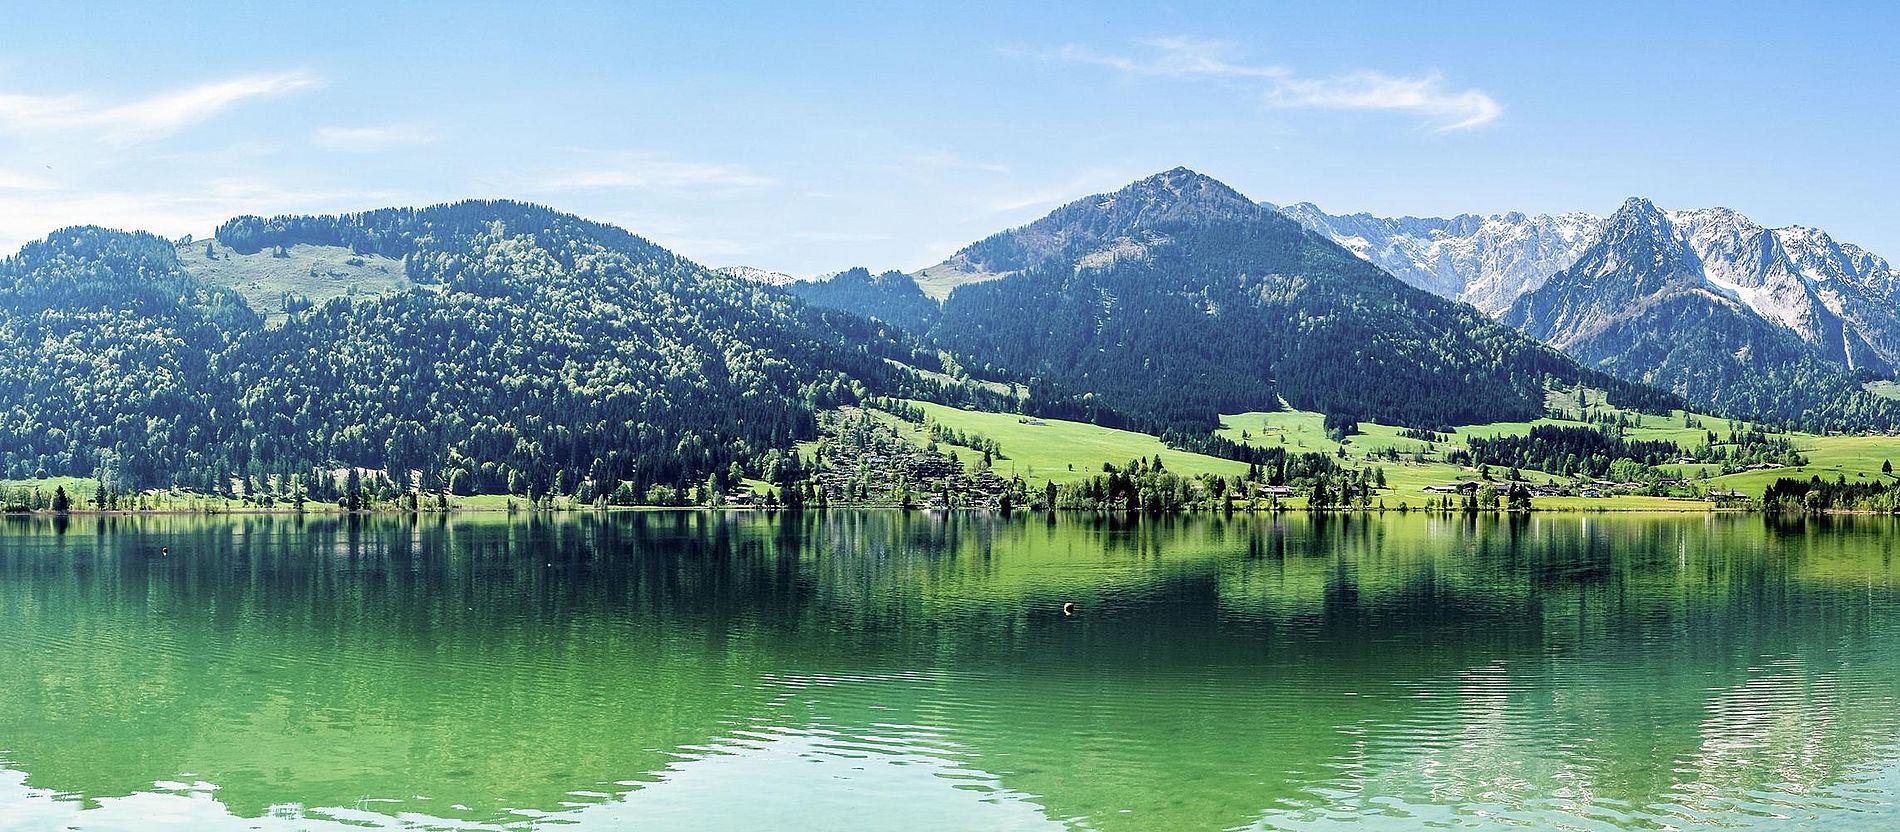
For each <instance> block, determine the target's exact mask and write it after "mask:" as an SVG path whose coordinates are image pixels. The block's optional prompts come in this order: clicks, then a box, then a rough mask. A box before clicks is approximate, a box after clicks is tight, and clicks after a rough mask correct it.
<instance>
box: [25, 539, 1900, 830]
mask: <svg viewBox="0 0 1900 832" xmlns="http://www.w3.org/2000/svg"><path fill="white" fill-rule="evenodd" d="M1897 537H1900V528H1896V526H1895V525H1894V524H1893V523H1892V522H1890V521H1885V520H1871V519H1851V520H1820V521H1803V522H1791V523H1783V524H1777V523H1772V522H1768V521H1764V520H1763V519H1761V518H1755V517H1601V516H1559V515H1549V516H1545V515H1539V516H1536V517H1534V518H1531V519H1528V520H1524V519H1517V520H1496V519H1492V518H1483V519H1477V520H1467V519H1462V518H1459V519H1448V518H1425V517H1419V516H1417V515H1412V516H1409V517H1398V516H1389V517H1346V518H1341V517H1333V518H1319V519H1312V518H1306V517H1288V518H1278V519H1274V518H1236V519H1232V520H1218V519H1197V520H1147V521H1142V522H1115V521H1107V520H1094V519H1079V518H1062V519H1057V520H1053V521H1052V520H1049V519H1047V518H1044V517H1041V516H1036V517H1022V516H1018V517H1016V518H1014V519H1012V520H1008V521H1004V520H998V519H994V518H987V517H952V518H939V517H931V516H927V515H923V514H916V515H910V516H906V515H900V514H895V513H874V512H873V513H848V512H832V513H828V514H822V515H819V514H813V515H808V516H805V517H802V518H778V517H761V516H756V515H743V514H733V515H719V514H713V513H696V512H678V513H638V514H616V515H609V516H596V515H584V516H577V517H573V518H560V519H549V518H545V517H525V518H520V519H509V518H506V517H499V516H497V517H469V518H458V519H455V520H444V519H442V518H423V519H421V520H412V519H409V518H369V519H358V520H354V521H351V520H339V519H333V518H326V519H308V520H298V519H293V518H272V517H257V518H236V519H211V520H207V519H200V518H183V517H171V518H150V519H143V520H126V519H101V518H76V519H74V520H72V521H71V522H69V523H60V524H57V525H56V524H55V523H54V522H53V521H50V520H46V519H17V518H16V519H10V520H5V521H0V632H5V633H6V634H7V637H6V639H5V640H4V641H0V830H8V829H63V828H79V829H149V828H154V827H172V828H180V829H218V828H246V829H249V828H265V829H272V828H283V829H306V828H310V829H323V828H336V829H346V828H362V827H365V826H368V827H396V828H414V827H425V828H428V827H439V828H456V829H460V828H497V827H507V828H520V827H541V826H549V827H558V828H578V829H596V828H599V829H608V828H613V829H619V828H632V827H644V828H655V829H681V828H694V829H753V828H854V829H970V828H983V829H1044V828H1078V829H1129V830H1135V829H1163V828H1166V829H1174V828H1205V829H1223V828H1263V829H1272V828H1294V829H1331V828H1348V827H1350V828H1372V829H1414V828H1419V827H1421V826H1426V825H1442V826H1448V827H1454V828H1517V827H1525V826H1528V827H1532V828H1545V827H1551V826H1563V827H1566V828H1577V829H1623V828H1669V827H1675V828H1683V827H1696V826H1702V825H1709V826H1728V827H1762V828H1777V827H1780V828H1813V827H1817V826H1824V827H1826V828H1867V829H1886V828H1900V814H1897V812H1900V810H1896V808H1895V804H1896V802H1900V642H1896V640H1895V639H1896V636H1897V635H1900V604H1896V587H1895V577H1896V571H1897V569H1896V567H1895V566H1894V564H1893V559H1892V549H1893V543H1892V541H1893V540H1895V539H1896V538H1897ZM166 548H169V552H170V553H169V554H163V553H162V552H163V550H164V549H166ZM1064 602H1074V603H1075V604H1076V605H1077V608H1078V612H1077V614H1076V615H1074V616H1064V615H1063V614H1062V612H1061V606H1062V604H1063V603H1064Z"/></svg>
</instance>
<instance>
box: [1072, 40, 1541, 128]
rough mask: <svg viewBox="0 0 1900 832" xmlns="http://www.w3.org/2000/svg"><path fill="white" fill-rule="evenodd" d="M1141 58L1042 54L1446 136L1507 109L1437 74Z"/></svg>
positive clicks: (1163, 47) (1166, 55)
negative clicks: (1305, 73) (1400, 117)
mask: <svg viewBox="0 0 1900 832" xmlns="http://www.w3.org/2000/svg"><path fill="white" fill-rule="evenodd" d="M1141 43H1142V45H1143V46H1145V47H1147V52H1146V54H1143V55H1140V56H1128V55H1116V54H1108V53H1102V52H1097V51H1094V50H1091V49H1088V48H1086V47H1082V46H1077V45H1074V44H1069V45H1065V46H1062V47H1059V48H1056V49H1053V50H1049V51H1046V52H1043V53H1041V57H1043V58H1045V59H1048V60H1054V61H1061V62H1066V63H1080V64H1090V65H1093V66H1104V67H1108V68H1110V69H1114V70H1116V71H1118V72H1123V73H1127V74H1130V75H1145V76H1155V77H1170V78H1237V79H1251V80H1255V81H1259V82H1261V83H1262V84H1264V86H1265V91H1264V100H1265V101H1266V103H1267V104H1268V105H1269V106H1273V107H1286V108H1314V109H1328V110H1377V111H1384V112H1398V113H1410V114H1413V115H1418V116H1422V117H1424V118H1425V119H1426V121H1427V123H1429V124H1431V125H1432V127H1433V128H1434V129H1436V130H1439V131H1441V132H1442V131H1451V130H1465V129H1469V128H1472V127H1479V126H1482V125H1485V124H1489V123H1491V122H1493V121H1496V120H1497V119H1498V117H1499V116H1501V115H1503V113H1504V107H1503V105H1501V104H1499V103H1498V102H1497V100H1496V99H1494V98H1492V97H1491V96H1490V95H1489V94H1488V93H1486V92H1484V91H1482V90H1478V89H1463V90H1459V89H1451V88H1448V87H1447V86H1446V84H1445V79H1444V77H1443V76H1442V75H1440V74H1439V73H1437V72H1428V73H1425V74H1424V75H1418V76H1411V77H1408V76H1399V75H1388V74H1386V73H1383V72H1379V71H1377V70H1370V69H1361V70H1356V71H1353V72H1348V73H1345V74H1343V75H1336V76H1332V77H1326V78H1308V77H1302V76H1300V75H1299V74H1297V73H1295V72H1294V71H1293V70H1291V69H1289V68H1287V67H1282V66H1273V65H1263V64H1248V63H1241V62H1236V61H1233V60H1231V59H1230V58H1229V57H1228V55H1229V54H1230V53H1231V52H1232V49H1231V48H1230V47H1229V46H1228V45H1226V44H1223V43H1220V42H1217V41H1205V40H1196V39H1193V38H1181V37H1172V38H1155V39H1150V40H1145V41H1142V42H1141Z"/></svg>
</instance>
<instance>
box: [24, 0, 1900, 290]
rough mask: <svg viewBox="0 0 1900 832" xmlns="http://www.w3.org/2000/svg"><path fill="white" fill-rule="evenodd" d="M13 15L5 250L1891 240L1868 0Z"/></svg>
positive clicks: (882, 251) (264, 9) (801, 264)
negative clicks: (1112, 194)
mask: <svg viewBox="0 0 1900 832" xmlns="http://www.w3.org/2000/svg"><path fill="white" fill-rule="evenodd" d="M279 5H283V6H289V5H292V4H231V5H230V6H228V7H224V8H218V7H217V5H216V4H212V3H193V4H179V5H177V6H174V7H170V8H165V7H160V6H150V5H147V6H142V7H134V6H131V5H129V4H128V5H116V6H104V7H95V8H90V9H83V10H82V9H73V8H66V7H65V6H66V4H53V3H41V4H26V5H25V6H24V7H16V8H13V9H11V10H10V11H9V15H8V20H7V22H6V25H5V27H4V29H0V248H4V249H7V250H11V249H12V248H14V247H16V246H17V245H19V244H20V243H21V242H24V241H26V240H28V239H32V238H35V237H38V236H42V235H44V234H45V233H46V232H48V231H50V230H52V229H54V228H57V227H60V226H64V225H71V224H75V223H82V222H91V223H98V224H104V225H113V226H119V227H134V228H144V229H149V230H152V231H156V232H159V233H163V234H167V235H180V234H184V233H197V234H203V233H205V232H207V231H209V230H210V229H211V228H212V227H214V226H215V224H216V223H217V222H218V221H220V220H222V219H224V218H226V217H228V216H231V215H234V214H239V213H265V214H269V213H303V212H318V211H325V212H327V211H341V210H358V209H365V208H373V207H380V206H384V205H410V204H425V203H432V202H440V201H445V200H452V199H460V198H466V197H513V198H520V199H528V200H533V201H537V202H543V203H547V204H550V205H553V206H555V207H557V208H561V209H564V210H568V211H573V212H575V213H578V214H582V215H585V216H588V217H592V218H596V219H602V220H606V221H610V222H615V223H618V224H620V225H623V226H625V227H627V228H629V229H631V230H633V231H635V232H637V233H640V234H643V235H645V236H647V237H650V238H652V239H654V240H655V241H657V242H660V243H662V244H664V245H667V246H669V247H672V248H675V249H676V250H678V251H680V252H681V253H684V254H686V255H688V256H691V257H693V258H695V259H698V260H701V261H702V262H705V263H707V264H710V265H726V264H735V263H744V264H750V265H758V266H762V267H766V268H773V269H779V270H784V271H790V272H794V273H800V274H808V273H816V272H822V271H830V270H835V269H840V268H844V267H847V266H851V265H866V266H869V267H872V268H874V269H881V268H902V269H914V268H919V267H922V266H925V265H929V264H930V263H933V262H935V261H937V260H939V259H941V258H942V257H944V256H945V255H947V254H948V253H950V252H951V251H953V250H955V249H956V248H958V247H960V246H961V245H963V244H965V243H967V242H970V241H971V240H974V239H977V238H980V237H982V236H984V235H986V234H988V233H990V232H993V231H996V230H1000V229H1002V228H1006V227H1010V226H1014V225H1019V224H1021V223H1024V222H1027V221H1030V220H1033V219H1034V218H1036V217H1037V216H1040V215H1041V214H1042V213H1044V212H1046V211H1048V210H1049V209H1050V208H1052V207H1054V206H1056V205H1058V204H1060V203H1062V202H1065V201H1067V200H1069V199H1073V198H1076V197H1079V196H1082V195H1085V194H1088V193H1093V192H1099V191H1102V190H1108V189H1112V188H1114V187H1117V186H1119V185H1121V184H1124V183H1126V182H1127V181H1130V180H1133V179H1136V178H1139V177H1141V176H1144V175H1147V174H1150V173H1153V172H1156V171H1159V170H1164V169H1166V168H1169V167H1173V166H1175V165H1188V166H1190V167H1193V168H1195V169H1197V170H1200V171H1202V172H1204V173H1207V174H1209V175H1212V176H1214V177H1216V178H1219V179H1221V180H1223V181H1225V182H1227V183H1229V184H1231V185H1233V186H1235V187H1236V188H1239V189H1240V190H1241V191H1242V192H1244V193H1246V194H1248V195H1250V196H1252V197H1254V198H1256V199H1265V200H1272V201H1275V202H1281V203H1285V202H1294V201H1300V200H1309V201H1313V202H1316V203H1318V204H1319V205H1321V206H1322V207H1323V208H1326V209H1327V210H1330V211H1334V212H1349V211H1370V212H1373V213H1379V214H1415V215H1428V214H1451V213H1458V212H1463V211H1472V212H1479V213H1489V212H1497V211H1505V210H1523V211H1531V212H1543V211H1569V210H1586V211H1593V212H1598V213H1604V212H1608V211H1611V210H1613V209H1614V208H1615V207H1616V206H1617V205H1618V204H1620V202H1621V201H1622V200H1623V198H1625V197H1627V196H1631V195H1643V196H1648V197H1651V198H1653V199H1655V200H1656V201H1657V202H1658V203H1659V204H1661V205H1663V206H1664V207H1669V208H1687V207H1703V206H1713V205H1722V206H1727V207H1731V208H1735V209H1737V210H1740V211H1742V212H1743V213H1745V214H1748V215H1749V216H1751V217H1752V218H1754V219H1755V220H1756V221H1758V222H1761V223H1764V224H1767V225H1785V224H1793V223H1798V224H1804V225H1813V226H1818V227H1821V228H1824V229H1827V230H1828V231H1830V232H1831V233H1833V234H1834V235H1835V236H1837V237H1839V238H1841V239H1844V240H1848V241H1853V242H1858V243H1861V244H1863V245H1866V246H1868V247H1869V248H1871V249H1872V250H1874V251H1875V252H1877V253H1881V254H1884V255H1887V256H1889V257H1896V258H1900V222H1897V220H1900V216H1897V214H1900V209H1896V208H1895V199H1894V194H1895V192H1896V188H1897V187H1900V160H1897V158H1896V153H1895V150H1896V142H1895V138H1894V137H1895V136H1896V134H1897V132H1900V131H1897V128H1900V83H1896V81H1897V79H1900V51H1896V50H1895V49H1894V47H1893V44H1892V42H1891V39H1890V38H1889V35H1890V33H1891V32H1893V31H1895V27H1896V24H1900V12H1896V11H1894V10H1891V9H1890V8H1888V7H1886V6H1884V5H1877V4H1865V5H1856V4H1846V3H1841V4H1833V5H1830V6H1825V7H1823V6H1801V5H1798V4H1787V3H1775V4H1766V3H1764V4H1736V5H1719V6H1716V5H1707V4H1682V5H1680V6H1671V7H1666V8H1658V7H1657V5H1658V4H1628V5H1617V4H1608V3H1593V4H1576V7H1575V8H1570V9H1554V8H1550V7H1549V6H1550V4H1537V3H1509V4H1506V3H1496V4H1478V3H1469V4H1466V3H1456V4H1453V3H1446V4H1398V3H1394V4H1343V3H1342V4H1325V3H1312V2H1300V3H1264V2H1263V3H1234V4H1220V3H1210V4H1172V5H1170V4H1156V3H1132V4H1119V3H1079V4H1057V3H1037V4H1023V5H996V6H982V5H978V4H963V3H958V4H935V5H930V6H919V7H899V6H897V4H891V3H866V4H840V5H831V6H826V7H825V8H823V9H815V10H814V9H801V8H795V5H796V4H778V3H772V4H742V3H734V4H715V3H706V4H693V5H692V6H691V7H690V8H686V7H684V4H680V5H675V4H664V5H662V4H644V3H638V4H636V3H613V4H564V3H539V4H531V5H524V6H521V7H516V6H505V5H485V4H478V3H454V4H448V3H443V4H423V3H412V4H402V5H401V7H400V8H397V9H394V10H386V9H382V8H379V7H378V6H377V5H372V4H353V3H348V2H328V3H321V4H295V5H296V7H297V8H295V9H293V10H289V11H286V10H284V9H280V8H277V6H279Z"/></svg>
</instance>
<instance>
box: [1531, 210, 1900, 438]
mask: <svg viewBox="0 0 1900 832" xmlns="http://www.w3.org/2000/svg"><path fill="white" fill-rule="evenodd" d="M1793 236H1801V237H1802V239H1803V240H1804V241H1805V243H1806V244H1807V249H1806V250H1807V251H1810V252H1816V254H1795V255H1790V254H1789V252H1788V247H1787V246H1786V245H1785V244H1784V242H1783V237H1782V235H1781V234H1779V233H1777V232H1776V231H1774V230H1770V229H1764V228H1761V227H1760V226H1756V225H1754V224H1753V223H1750V222H1748V221H1747V220H1746V218H1743V217H1741V215H1739V214H1736V213H1735V212H1733V211H1728V210H1725V209H1710V210H1705V211H1678V212H1672V213H1665V212H1663V211H1662V210H1660V209H1658V208H1657V207H1656V206H1655V205H1654V204H1652V203H1650V202H1649V201H1648V200H1644V199H1631V200H1629V201H1628V202H1625V203H1624V204H1623V207H1622V208H1621V209H1619V210H1618V211H1617V212H1616V213H1615V214H1614V215H1612V216H1610V217H1609V218H1608V219H1607V220H1605V221H1604V224H1603V227H1602V229H1601V231H1600V234H1599V238H1598V240H1597V242H1596V244H1594V245H1592V246H1591V247H1590V248H1588V249H1586V250H1585V251H1584V252H1583V253H1582V254H1581V255H1580V256H1579V257H1578V258H1577V261H1576V262H1575V263H1572V264H1571V265H1570V266H1569V267H1568V268H1566V269H1564V270H1563V271H1561V272H1558V273H1557V274H1555V275H1553V276H1551V278H1550V279H1549V280H1546V281H1545V282H1544V283H1543V285H1541V286H1539V287H1538V288H1536V289H1534V290H1532V291H1530V292H1526V293H1525V294H1523V295H1521V296H1519V297H1518V299H1517V300H1516V301H1515V302H1513V303H1512V304H1511V307H1510V308H1509V309H1507V310H1505V311H1504V312H1503V313H1502V314H1501V315H1500V316H1499V318H1500V319H1501V320H1503V321H1504V322H1505V323H1507V324H1510V325H1512V326H1515V327H1517V328H1519V329H1522V330H1523V331H1524V332H1525V333H1526V334H1529V335H1531V336H1533V337H1535V338H1538V339H1540V340H1543V341H1544V342H1546V343H1548V344H1550V345H1552V346H1555V347H1557V348H1559V349H1561V350H1563V351H1564V352H1567V353H1569V354H1570V355H1571V356H1573V357H1575V358H1576V359H1577V360H1579V361H1582V362H1584V363H1585V364H1588V365H1591V366H1594V367H1597V368H1598V369H1602V370H1605V371H1607V372H1610V373H1613V374H1615V375H1618V376H1621V377H1622V378H1624V379H1627V380H1631V381H1639V382H1643V383H1646V384H1653V385H1656V386H1659V387H1663V388H1666V389H1669V390H1671V391H1674V392H1676V393H1678V394H1680V395H1682V396H1683V397H1684V398H1686V399H1688V400H1690V401H1691V402H1697V403H1701V404H1705V405H1707V406H1709V407H1711V408H1712V409H1713V410H1714V411H1715V412H1718V413H1720V412H1727V413H1755V414H1761V415H1762V416H1767V417H1771V418H1782V419H1797V420H1802V421H1805V422H1808V423H1811V424H1849V423H1852V422H1853V421H1854V420H1855V419H1856V418H1857V417H1858V415H1859V414H1862V413H1865V412H1867V411H1869V410H1871V409H1877V408H1882V407H1888V406H1890V404H1891V403H1882V402H1880V401H1877V400H1876V399H1875V398H1874V397H1873V396H1872V394H1870V393H1868V392H1867V391H1865V390H1863V389H1862V388H1861V379H1860V378H1859V377H1857V376H1856V375H1855V374H1853V373H1851V372H1849V369H1850V368H1867V369H1877V370H1881V371H1891V369H1892V368H1893V366H1894V362H1893V359H1892V356H1893V355H1894V349H1893V347H1894V345H1895V343H1896V341H1895V339H1894V338H1893V337H1892V336H1891V333H1892V331H1893V326H1892V319H1893V313H1892V311H1891V310H1892V306H1891V304H1887V305H1884V306H1882V305H1879V304H1874V303H1872V302H1870V299H1869V295H1868V294H1867V293H1865V292H1864V291H1863V289H1864V287H1863V286H1862V283H1863V282H1865V281H1867V280H1871V279H1874V278H1873V277H1870V275H1869V274H1868V273H1866V270H1865V269H1863V270H1862V272H1859V273H1856V275H1857V276H1853V277H1851V279H1850V276H1849V275H1847V274H1845V273H1843V274H1840V275H1835V276H1832V277H1830V278H1827V279H1823V278H1821V277H1810V276H1809V274H1808V273H1812V274H1813V275H1817V276H1818V275H1823V274H1824V272H1823V271H1822V269H1823V266H1824V264H1826V263H1828V262H1835V261H1832V260H1830V259H1829V256H1828V253H1829V252H1832V251H1835V250H1836V249H1838V246H1833V245H1831V243H1830V242H1822V241H1820V240H1818V239H1815V238H1814V237H1813V236H1812V235H1791V238H1792V237H1793ZM1849 259H1852V258H1851V257H1850V258H1849ZM1861 265H1863V266H1866V265H1870V264H1868V263H1864V262H1863V263H1862V264H1861ZM1848 298H1851V300H1847V301H1844V300H1843V299H1848ZM1830 303H1836V304H1839V305H1841V306H1843V307H1844V308H1848V309H1850V310H1851V311H1852V313H1853V315H1855V316H1859V318H1870V319H1873V320H1874V323H1875V324H1876V325H1878V327H1885V328H1884V329H1879V328H1876V327H1875V326H1870V325H1868V324H1866V323H1863V322H1860V321H1859V318H1848V317H1843V316H1841V315H1840V314H1837V313H1836V312H1834V311H1833V309H1832V308H1831V307H1830V305H1829V304H1830ZM1843 365H1846V366H1843Z"/></svg>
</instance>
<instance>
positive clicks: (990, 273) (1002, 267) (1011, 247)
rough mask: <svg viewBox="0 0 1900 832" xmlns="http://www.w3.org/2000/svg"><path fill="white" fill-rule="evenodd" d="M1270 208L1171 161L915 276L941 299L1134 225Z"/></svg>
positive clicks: (1071, 253)
mask: <svg viewBox="0 0 1900 832" xmlns="http://www.w3.org/2000/svg"><path fill="white" fill-rule="evenodd" d="M1272 213H1273V212H1272V211H1271V209H1267V208H1264V207H1262V206H1260V205H1257V204H1255V203H1254V202H1253V201H1252V200H1249V199H1248V198H1247V197H1245V196H1243V195H1241V193H1240V192H1239V191H1236V190H1234V189H1233V188H1231V187H1228V186H1227V185H1226V184H1225V183H1223V182H1221V181H1219V180H1217V179H1214V178H1213V177H1211V176H1207V175H1205V174H1201V173H1196V172H1195V171H1192V170H1189V169H1188V168H1185V167H1177V168H1174V169H1172V170H1167V171H1163V172H1161V173H1157V174H1155V175H1153V176H1150V177H1148V178H1146V179H1142V180H1139V181H1136V182H1133V183H1130V184H1129V185H1128V186H1126V187H1124V188H1122V189H1120V190H1117V191H1115V192H1113V193H1106V194H1096V195H1094V196H1090V197H1084V198H1082V199H1078V200H1076V201H1074V202H1071V203H1069V204H1067V205H1064V206H1062V207H1061V208H1057V209H1056V210H1054V211H1052V212H1050V213H1049V215H1048V216H1046V217H1043V218H1042V219H1039V220H1036V221H1035V222H1032V223H1030V224H1028V225H1025V226H1022V227H1020V228H1013V229H1010V230H1008V231H1003V232H1000V233H997V234H993V235H991V236H989V237H986V238H984V239H982V240H979V241H977V242H975V243H971V244H970V245H968V246H965V247H963V249H962V250H960V251H958V252H957V253H956V254H954V255H951V257H950V259H948V260H945V261H944V262H942V263H939V264H937V265H935V266H931V267H930V268H927V269H924V270H923V271H921V272H918V273H917V274H916V275H915V277H916V280H917V285H918V286H919V287H921V288H922V289H923V290H924V292H925V293H926V294H929V295H930V296H932V297H935V298H938V299H942V298H945V297H948V296H949V294H950V292H951V291H952V290H954V289H956V287H958V286H962V285H965V284H969V283H981V282H983V281H986V280H994V279H996V278H999V277H1003V276H1005V275H1010V274H1015V273H1016V272H1020V271H1023V270H1025V269H1031V268H1035V267H1037V266H1040V265H1043V264H1045V263H1049V262H1052V261H1056V260H1063V259H1068V260H1073V259H1075V258H1076V256H1078V255H1079V254H1080V253H1083V252H1087V251H1092V250H1095V249H1098V248H1100V247H1101V246H1102V244H1103V243H1105V242H1107V241H1111V240H1115V239H1118V238H1125V237H1128V236H1129V235H1130V233H1131V232H1133V231H1136V230H1147V229H1152V228H1154V227H1156V226H1159V225H1163V224H1169V223H1202V222H1214V221H1221V220H1242V219H1258V218H1260V217H1262V216H1266V215H1271V214H1272Z"/></svg>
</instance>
